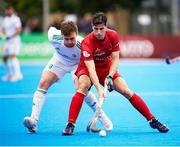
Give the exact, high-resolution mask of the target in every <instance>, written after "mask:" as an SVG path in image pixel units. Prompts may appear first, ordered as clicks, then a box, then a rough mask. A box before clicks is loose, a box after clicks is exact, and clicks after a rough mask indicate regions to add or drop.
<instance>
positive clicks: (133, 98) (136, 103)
mask: <svg viewBox="0 0 180 147" xmlns="http://www.w3.org/2000/svg"><path fill="white" fill-rule="evenodd" d="M113 87H114V89H115V90H116V91H117V92H119V93H121V94H122V95H123V96H124V97H126V98H127V99H128V100H129V102H130V103H131V104H132V105H133V107H134V108H135V109H136V110H137V111H139V112H140V113H141V114H142V115H143V116H144V117H145V118H146V119H147V120H148V121H149V123H150V126H151V127H153V128H156V129H158V130H159V131H160V132H163V133H166V132H168V130H169V129H168V128H167V127H166V126H165V125H164V124H162V123H160V122H159V121H158V120H157V119H155V117H154V116H153V114H152V113H151V112H150V110H149V108H148V106H147V105H146V103H145V102H144V101H143V100H142V98H141V97H140V96H138V95H137V94H135V93H133V92H132V91H131V90H130V89H129V88H128V86H127V84H126V82H125V81H124V79H123V78H122V77H117V78H116V79H115V80H114V81H113Z"/></svg>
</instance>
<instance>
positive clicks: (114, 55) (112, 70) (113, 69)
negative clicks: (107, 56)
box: [104, 51, 119, 85]
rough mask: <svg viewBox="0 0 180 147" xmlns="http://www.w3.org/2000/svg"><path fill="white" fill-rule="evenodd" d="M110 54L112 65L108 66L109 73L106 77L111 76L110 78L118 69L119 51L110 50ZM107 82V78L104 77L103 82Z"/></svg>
mask: <svg viewBox="0 0 180 147" xmlns="http://www.w3.org/2000/svg"><path fill="white" fill-rule="evenodd" d="M111 56H112V65H111V67H110V70H109V74H108V76H107V77H111V78H112V77H113V76H114V74H115V72H116V71H117V69H118V65H119V51H116V52H112V54H111ZM108 83H109V79H108V78H106V79H105V81H104V84H105V85H108Z"/></svg>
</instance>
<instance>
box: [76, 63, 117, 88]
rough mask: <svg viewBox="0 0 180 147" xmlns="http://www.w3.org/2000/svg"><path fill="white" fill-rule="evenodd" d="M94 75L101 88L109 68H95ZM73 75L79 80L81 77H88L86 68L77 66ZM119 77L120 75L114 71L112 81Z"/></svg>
mask: <svg viewBox="0 0 180 147" xmlns="http://www.w3.org/2000/svg"><path fill="white" fill-rule="evenodd" d="M96 73H97V76H98V79H99V82H100V84H101V85H102V86H104V80H105V78H106V77H107V75H108V74H109V68H102V67H101V68H97V67H96ZM75 75H76V76H77V77H78V78H79V77H80V76H81V75H88V76H89V71H88V69H87V68H86V67H81V66H79V67H78V69H77V71H76V72H75ZM117 77H120V74H119V72H118V71H116V73H115V74H114V76H113V77H112V79H113V81H114V80H115V79H116V78H117Z"/></svg>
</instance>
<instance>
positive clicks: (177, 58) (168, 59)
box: [165, 56, 180, 64]
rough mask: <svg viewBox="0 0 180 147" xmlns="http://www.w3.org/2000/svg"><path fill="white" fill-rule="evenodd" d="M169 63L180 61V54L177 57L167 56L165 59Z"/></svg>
mask: <svg viewBox="0 0 180 147" xmlns="http://www.w3.org/2000/svg"><path fill="white" fill-rule="evenodd" d="M165 61H166V63H167V64H172V63H174V62H178V61H180V56H176V57H166V59H165Z"/></svg>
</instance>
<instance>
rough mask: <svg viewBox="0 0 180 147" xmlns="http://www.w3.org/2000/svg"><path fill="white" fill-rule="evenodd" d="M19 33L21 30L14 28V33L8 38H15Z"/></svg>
mask: <svg viewBox="0 0 180 147" xmlns="http://www.w3.org/2000/svg"><path fill="white" fill-rule="evenodd" d="M20 33H21V28H16V31H15V32H14V34H12V35H11V36H8V37H9V38H13V37H16V36H17V35H19V34H20Z"/></svg>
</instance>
